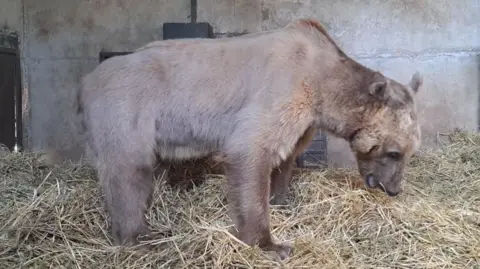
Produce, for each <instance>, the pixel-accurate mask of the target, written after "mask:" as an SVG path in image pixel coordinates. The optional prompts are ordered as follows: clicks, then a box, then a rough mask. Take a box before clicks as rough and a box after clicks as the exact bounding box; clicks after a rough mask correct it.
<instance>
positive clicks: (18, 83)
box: [15, 50, 23, 151]
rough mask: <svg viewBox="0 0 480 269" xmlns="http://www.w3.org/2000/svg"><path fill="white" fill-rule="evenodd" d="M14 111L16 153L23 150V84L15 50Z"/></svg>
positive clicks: (19, 62)
mask: <svg viewBox="0 0 480 269" xmlns="http://www.w3.org/2000/svg"><path fill="white" fill-rule="evenodd" d="M15 67H16V68H15V109H16V116H15V121H16V130H15V131H16V136H17V137H16V140H17V141H16V144H17V148H18V151H21V150H22V149H23V113H22V105H23V83H22V71H21V61H20V53H19V51H18V50H17V64H16V65H15Z"/></svg>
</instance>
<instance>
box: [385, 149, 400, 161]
mask: <svg viewBox="0 0 480 269" xmlns="http://www.w3.org/2000/svg"><path fill="white" fill-rule="evenodd" d="M387 157H388V158H390V159H393V160H395V161H397V160H399V159H400V157H402V156H401V154H400V152H398V151H389V152H387Z"/></svg>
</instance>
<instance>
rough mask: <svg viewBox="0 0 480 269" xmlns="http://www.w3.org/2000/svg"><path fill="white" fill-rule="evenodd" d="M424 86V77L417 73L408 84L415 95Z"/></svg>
mask: <svg viewBox="0 0 480 269" xmlns="http://www.w3.org/2000/svg"><path fill="white" fill-rule="evenodd" d="M422 85H423V77H422V75H420V73H419V72H418V71H417V72H415V74H413V76H412V79H411V80H410V82H409V83H408V86H410V88H411V89H412V91H413V92H414V93H418V91H419V90H420V87H421V86H422Z"/></svg>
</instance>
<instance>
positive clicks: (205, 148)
mask: <svg viewBox="0 0 480 269" xmlns="http://www.w3.org/2000/svg"><path fill="white" fill-rule="evenodd" d="M420 84H421V79H420V77H419V76H418V75H415V76H414V77H413V79H412V81H411V82H410V84H408V85H402V84H400V83H397V82H395V81H394V80H391V79H389V78H387V77H385V76H383V75H382V74H381V73H379V72H375V71H372V70H370V69H368V68H366V67H364V66H362V65H361V64H359V63H357V62H356V61H354V60H353V59H351V58H349V57H348V56H346V55H345V53H343V52H342V50H341V49H340V48H339V47H338V46H337V45H336V44H335V42H334V41H333V39H332V38H331V37H330V36H329V35H328V33H327V32H326V30H325V29H324V28H323V27H322V26H321V25H320V24H319V23H318V22H316V21H314V20H298V21H296V22H293V23H291V24H289V25H287V26H285V27H284V28H282V29H278V30H275V31H269V32H262V33H256V34H248V35H244V36H241V37H235V38H221V39H181V40H165V41H156V42H152V43H150V44H147V45H146V46H144V47H142V48H140V49H138V50H137V51H136V52H134V53H132V54H129V55H125V56H117V57H113V58H110V59H108V60H106V61H104V62H103V63H102V64H100V65H99V66H98V67H97V68H96V69H95V70H94V71H93V72H91V73H90V74H88V75H87V76H85V78H84V79H83V80H82V83H81V87H80V91H79V99H78V106H79V109H78V115H79V116H80V118H81V124H80V126H81V130H82V132H81V133H82V134H83V137H84V141H85V144H86V153H87V157H88V160H90V161H91V162H92V164H93V165H94V167H95V168H96V169H97V171H98V175H99V179H100V182H101V185H102V187H103V191H104V193H105V197H106V206H107V208H108V211H109V214H110V216H111V225H112V232H113V236H114V238H115V242H116V243H117V244H121V243H136V242H137V239H136V238H137V236H138V235H140V234H142V233H146V232H148V228H147V225H146V222H145V219H144V213H145V210H146V209H147V205H148V201H149V199H150V196H151V193H152V173H153V172H152V171H153V166H154V164H155V163H156V162H157V160H158V159H160V160H185V159H190V158H200V157H204V156H207V155H209V154H216V155H217V156H219V157H220V158H221V159H222V160H223V161H224V162H225V166H224V167H225V173H226V175H227V181H228V187H229V188H228V193H227V197H228V201H229V206H230V215H231V218H232V220H233V221H234V224H235V228H236V236H237V237H238V238H239V239H240V240H242V241H244V242H245V243H247V244H249V245H254V244H259V245H260V247H261V248H262V249H265V250H274V251H276V252H277V253H278V254H279V255H280V256H281V257H282V258H285V257H287V256H289V254H290V251H291V246H290V245H289V244H285V243H282V244H281V243H275V242H274V241H273V240H272V238H271V234H270V224H269V201H271V203H272V204H284V203H285V193H286V190H287V186H288V182H289V181H290V178H291V171H292V167H293V163H294V159H295V157H296V156H297V155H298V154H300V153H302V152H303V150H304V149H305V148H306V147H307V146H308V143H309V142H310V140H311V139H312V136H313V135H314V133H315V132H316V131H317V130H319V129H321V130H323V131H326V132H329V133H330V134H332V135H334V136H337V137H341V138H344V139H345V140H347V141H348V142H349V143H350V144H351V148H352V150H353V152H354V153H355V154H356V156H357V159H358V163H359V171H360V174H362V175H363V176H364V177H365V178H366V182H367V184H368V185H369V186H371V187H375V186H377V185H379V186H383V188H384V189H385V191H386V192H387V193H388V194H390V195H395V194H397V193H398V192H399V191H400V187H399V185H400V183H401V175H402V172H403V169H404V165H405V162H406V161H407V160H408V158H409V157H410V156H411V154H412V153H413V152H414V151H415V150H416V149H417V148H418V145H419V141H420V131H419V126H418V123H417V117H416V110H415V98H414V97H415V94H416V92H417V91H418V89H419V86H420Z"/></svg>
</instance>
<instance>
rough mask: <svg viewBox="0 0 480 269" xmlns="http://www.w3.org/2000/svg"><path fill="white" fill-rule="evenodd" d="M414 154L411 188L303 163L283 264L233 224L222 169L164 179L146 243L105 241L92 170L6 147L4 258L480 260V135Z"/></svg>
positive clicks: (31, 262)
mask: <svg viewBox="0 0 480 269" xmlns="http://www.w3.org/2000/svg"><path fill="white" fill-rule="evenodd" d="M450 140H451V141H450V142H449V143H448V144H446V145H445V146H444V147H442V149H440V150H434V151H430V152H426V153H425V154H423V155H422V156H421V157H416V158H415V159H413V160H412V161H411V165H410V167H409V169H408V171H407V174H406V177H407V184H406V185H405V193H403V194H402V195H400V196H398V197H396V198H394V199H390V198H388V197H386V196H385V195H384V194H383V193H380V192H379V191H369V190H366V189H364V187H363V183H362V182H361V181H359V180H358V176H357V172H356V171H355V170H328V171H323V172H311V171H310V172H306V171H304V172H300V173H299V175H297V176H296V180H295V181H294V182H293V185H292V188H291V191H290V196H289V205H288V206H287V208H286V209H280V208H272V212H271V219H272V229H273V235H274V236H276V237H280V238H278V239H279V240H293V243H294V247H295V253H294V255H293V256H292V257H291V258H289V259H288V260H286V261H284V262H283V263H280V262H278V261H275V260H274V259H271V258H270V257H269V256H267V253H265V252H261V251H259V249H258V248H248V247H245V246H244V245H242V244H241V243H239V242H237V241H236V240H235V239H234V238H233V237H232V236H230V235H229V234H228V233H227V230H228V228H229V225H230V224H229V221H228V219H227V215H226V210H227V208H226V200H225V196H224V193H223V192H222V188H223V184H224V179H223V176H221V175H216V176H214V175H210V176H208V177H207V179H206V180H205V182H203V184H201V185H198V186H195V185H194V186H192V188H191V189H189V190H185V189H182V188H173V187H172V186H170V185H168V184H165V181H164V180H157V181H156V186H155V195H154V199H153V205H152V207H151V208H150V210H149V212H148V220H149V223H150V225H151V228H152V230H153V233H154V237H155V238H156V239H154V240H151V241H148V242H144V243H145V244H150V245H152V246H153V247H154V249H153V250H152V251H150V252H142V251H138V250H135V249H133V248H126V249H122V248H120V247H112V246H111V245H110V241H111V238H110V235H109V231H108V228H107V224H108V221H107V220H108V219H107V215H106V214H105V212H104V210H103V207H102V200H101V197H100V195H99V193H100V192H99V189H98V185H97V183H96V179H95V175H94V173H93V172H92V171H91V170H90V169H89V168H88V167H85V166H78V165H62V166H57V167H54V168H47V167H42V166H41V164H40V163H39V162H38V156H36V155H35V154H18V153H7V152H6V151H0V229H1V233H0V267H1V268H254V267H255V268H279V267H285V268H480V212H479V210H480V135H466V134H462V133H456V134H454V135H452V136H451V139H450Z"/></svg>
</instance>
